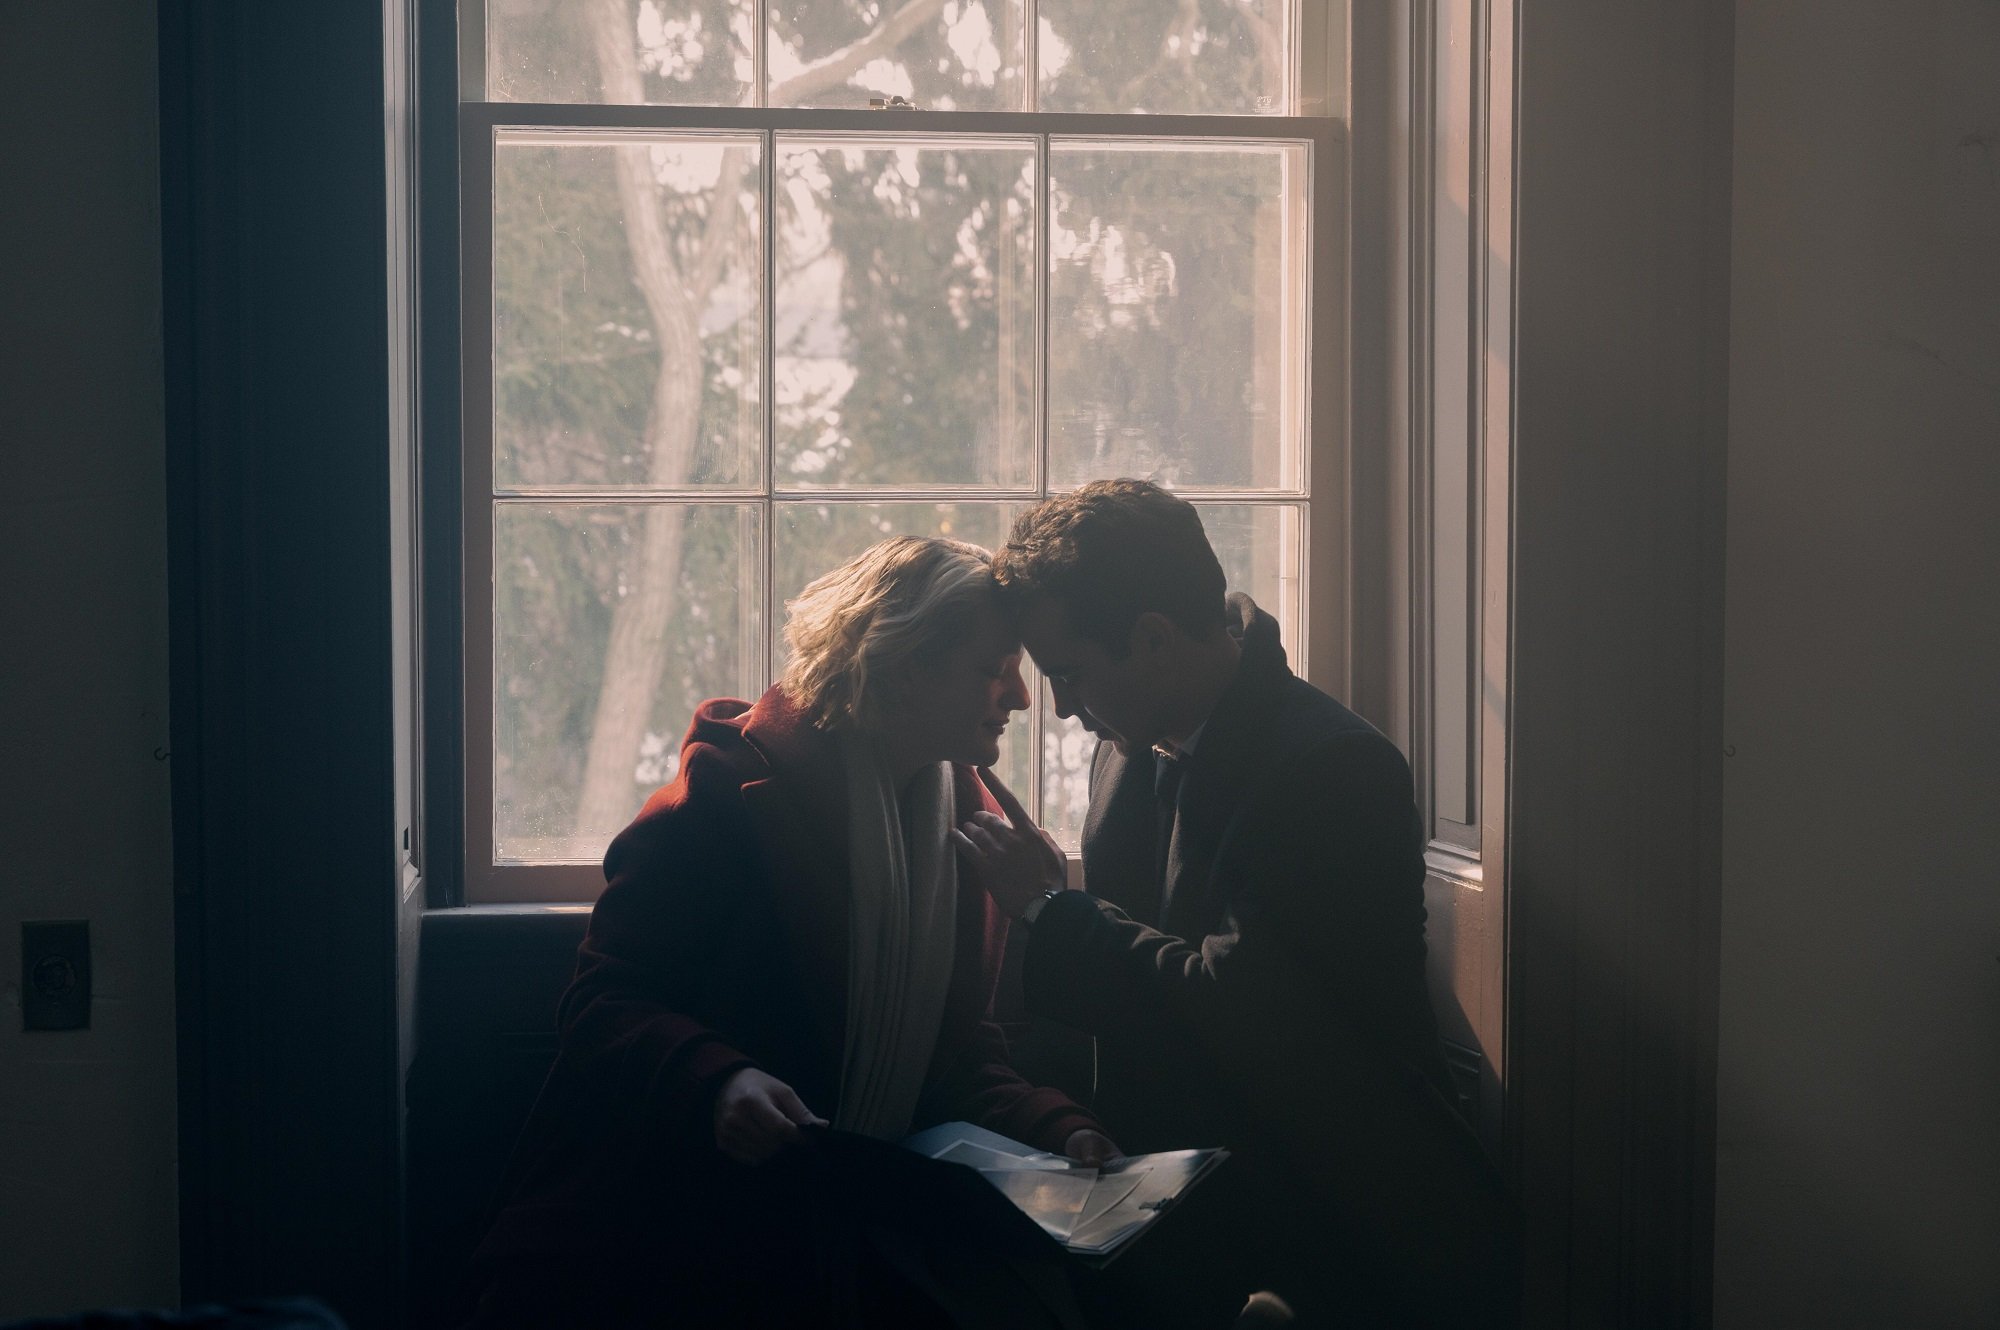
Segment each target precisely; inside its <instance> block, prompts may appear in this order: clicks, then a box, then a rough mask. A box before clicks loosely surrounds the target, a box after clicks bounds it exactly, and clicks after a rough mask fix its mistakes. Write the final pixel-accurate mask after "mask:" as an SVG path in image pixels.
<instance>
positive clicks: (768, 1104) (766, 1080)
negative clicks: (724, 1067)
mask: <svg viewBox="0 0 2000 1330" xmlns="http://www.w3.org/2000/svg"><path fill="white" fill-rule="evenodd" d="M808 1123H816V1124H818V1125H819V1126H822V1127H824V1126H825V1125H826V1119H825V1118H821V1117H817V1116H815V1115H814V1114H813V1111H812V1110H811V1109H809V1108H807V1107H806V1106H805V1105H804V1104H802V1103H800V1102H799V1097H798V1095H796V1094H794V1093H793V1092H792V1087H791V1086H789V1085H787V1084H785V1083H784V1082H783V1081H781V1080H779V1079H778V1078H777V1077H775V1076H771V1075H768V1074H766V1073H764V1072H761V1071H759V1070H757V1069H756V1068H755V1067H745V1068H744V1069H743V1070H741V1071H739V1072H737V1073H736V1074H735V1075H734V1076H731V1077H730V1078H729V1079H728V1080H726V1081H724V1082H723V1083H722V1089H721V1090H719V1091H717V1092H716V1096H715V1148H716V1149H718V1150H720V1151H722V1153H723V1154H725V1155H727V1156H728V1157H729V1158H731V1159H733V1160H735V1161H736V1162H737V1163H739V1164H761V1163H763V1162H764V1161H765V1160H766V1159H769V1158H770V1157H771V1156H772V1155H774V1154H776V1153H778V1151H780V1150H782V1149H783V1148H784V1147H786V1146H788V1145H796V1144H798V1143H799V1141H800V1140H802V1139H804V1138H803V1137H802V1136H801V1134H800V1132H799V1128H800V1127H801V1126H804V1125H806V1124H808Z"/></svg>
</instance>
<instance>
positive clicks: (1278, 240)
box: [460, 0, 1345, 901]
mask: <svg viewBox="0 0 2000 1330" xmlns="http://www.w3.org/2000/svg"><path fill="white" fill-rule="evenodd" d="M1311 8H1312V9H1313V10H1315V11H1317V10H1318V9H1320V8H1321V7H1319V6H1312V7H1311ZM462 12H463V11H462ZM1301 20H1302V14H1301V13H1300V11H1299V9H1297V8H1295V4H1294V0H1200V3H1198V4H1193V5H1182V4H1167V3H1162V0H1117V2H1116V3H1112V2H1111V0H1039V2H1037V0H1027V3H1025V4H1020V3H1009V2H1008V0H908V2H907V3H904V4H902V5H900V6H894V7H892V6H889V5H883V4H878V3H874V2H873V0H637V3H628V2H627V0H589V2H586V0H489V4H488V6H487V8H486V10H485V12H484V14H483V15H473V16H468V17H467V19H466V23H467V27H466V30H465V33H464V37H465V43H464V45H465V50H466V52H467V58H466V59H465V61H464V64H465V66H466V68H465V74H464V88H465V93H464V96H465V101H464V103H463V105H462V107H461V112H460V116H461V156H462V160H461V171H462V180H463V206H462V214H461V215H462V218H463V219H464V220H463V223H462V225H463V234H462V246H463V258H462V267H463V273H464V279H463V294H464V315H463V332H462V337H463V349H464V363H463V375H464V425H465V485H466V507H465V515H464V529H465V543H464V572H465V607H464V608H465V623H466V648H465V649H466V680H467V686H466V694H465V718H466V719H465V724H466V731H467V734H466V753H467V764H466V765H467V781H466V806H465V809H466V820H465V828H466V847H467V856H466V862H467V874H466V892H467V896H468V898H469V899H472V900H475V901H477V900H488V901H495V900H548V899H563V898H570V899H588V898H589V897H591V896H594V895H595V893H596V891H597V890H598V888H599V886H600V885H601V882H600V879H599V877H598V874H597V870H596V864H597V862H598V861H599V859H600V858H601V857H602V854H603V850H604V846H605V845H606V843H607V842H608V841H609V840H610V838H611V837H612V836H613V835H614V834H616V832H617V831H618V830H619V829H620V828H622V827H623V826H624V825H625V824H626V822H628V821H629V820H630V819H631V817H632V816H633V814H634V813H635V812H636V810H637V809H638V807H639V805H640V803H641V802H642V801H643V800H644V799H645V797H646V795H647V794H648V793H649V792H650V791H651V790H652V789H653V788H654V787H655V786H657V785H659V784H661V783H663V782H665V781H666V780H668V779H671V777H672V775H673V772H674V768H675V763H676V761H677V759H678V750H679V745H680V740H681V736H682V734H683V732H684V731H685V729H686V726H687V723H688V719H689V716H690V714H691V712H692V710H693V707H694V705H695V704H696V703H697V702H698V701H699V700H701V699H702V698H704V697H709V696H716V695H736V696H743V697H755V696H756V695H757V694H758V693H760V692H761V691H762V690H763V689H764V687H765V686H766V685H767V683H768V682H769V680H770V679H771V678H772V677H774V675H775V673H776V671H777V670H778V669H779V668H780V667H781V665H782V660H783V642H782V638H781V635H780V634H781V629H782V624H783V616H784V609H783V607H784V602H785V600H786V598H787V597H789V596H791V595H793V594H796V592H797V591H798V590H799V589H800V588H801V587H803V585H804V584H805V583H806V581H808V580H809V579H810V578H811V577H812V576H814V575H816V574H817V573H819V572H821V571H824V570H825V569H827V568H829V567H831V566H833V565H834V564H835V563H837V562H839V561H840V560H841V559H844V558H846V557H847V556H849V555H850V554H853V553H855V552H856V551H858V550H860V549H861V548H862V547H864V546H865V545H867V544H869V543H871V542H872V541H874V540H877V539H880V538H881V537H883V536H886V535H890V534H896V533H910V534H940V535H951V536H956V537H959V538H963V539H967V540H972V541H975V542H977V543H980V544H984V545H988V546H991V545H995V544H997V543H999V542H1000V541H1001V540H1002V539H1004V536H1005V532H1006V529H1007V526H1008V524H1009V522H1010V521H1011V520H1012V518H1013V516H1014V515H1015V514H1016V513H1017V512H1019V511H1020V510H1021V509H1022V508H1024V507H1025V506H1027V505H1028V504H1030V503H1032V502H1034V501H1035V500H1036V499H1037V498H1039V497H1041V496H1043V495H1045V494H1048V493H1051V492H1055V491H1059V490H1062V489H1065V488H1069V487H1071V486H1074V485H1076V484H1079V483H1082V482H1084V481H1086V480H1090V479H1093V478H1096V477H1100V476H1113V475H1144V476H1149V477H1152V478H1154V479H1157V480H1159V481H1161V482H1162V483H1165V484H1168V485H1170V486H1172V487H1173V488H1174V489H1175V490H1177V491H1178V492H1180V493H1182V494H1184V495H1185V496H1187V497H1188V498H1190V499H1191V500H1193V501H1194V502H1195V503H1196V504H1197V505H1198V506H1199V507H1200V508H1201V509H1202V512H1203V518H1204V521H1205V522H1206V524H1207V526H1208V528H1209V533H1210V537H1211V539H1212V540H1213V541H1214V543H1215V545H1216V547H1217V550H1218V552H1219V553H1220V554H1221V556H1222V558H1223V562H1224V564H1225V568H1226V570H1227V572H1228V574H1229V581H1230V584H1231V586H1232V587H1233V588H1237V589H1241V590H1246V591H1248V592H1250V594H1251V595H1253V596H1254V597H1255V598H1256V599H1257V600H1258V602H1259V603H1260V604H1261V605H1264V606H1265V607H1266V608H1268V609H1270V610H1271V611H1272V612H1273V613H1275V614H1276V615H1277V617H1278V618H1279V620H1280V622H1281V624H1282V626H1283V629H1284V633H1285V638H1286V641H1287V643H1288V644H1289V647H1290V649H1291V652H1292V655H1293V657H1294V661H1295V663H1296V662H1298V661H1301V660H1305V661H1307V662H1308V664H1309V663H1310V661H1311V659H1312V655H1311V652H1309V650H1308V647H1309V646H1310V648H1311V651H1315V652H1324V651H1325V647H1324V644H1325V643H1326V642H1328V641H1329V640H1332V634H1333V633H1334V632H1335V631H1336V628H1335V623H1334V620H1335V619H1336V618H1337V615H1335V614H1333V613H1330V612H1327V608H1326V607H1327V606H1329V605H1332V604H1335V603H1337V602H1336V601H1335V600H1334V599H1333V598H1334V595H1335V593H1336V591H1337V587H1336V586H1335V585H1334V584H1335V583H1336V581H1337V577H1335V576H1329V577H1327V578H1326V579H1324V581H1325V582H1326V584H1327V585H1325V586H1313V587H1309V586H1308V582H1307V568H1308V556H1309V552H1310V548H1311V545H1312V543H1313V541H1314V540H1316V539H1317V540H1329V539H1330V534H1329V533H1330V532H1331V533H1334V534H1337V533H1338V530H1339V528H1338V526H1337V525H1330V524H1332V523H1335V522H1337V521H1338V513H1337V512H1336V511H1335V508H1336V504H1335V503H1333V502H1329V501H1327V496H1328V495H1332V496H1333V497H1334V498H1338V486H1337V484H1336V483H1335V481H1334V479H1333V478H1334V477H1337V475H1338V471H1339V456H1340V454H1339V444H1340V432H1341V425H1340V422H1341V420H1342V419H1343V416H1344V410H1343V404H1342V403H1341V401H1340V385H1341V384H1342V382H1343V377H1344V374H1343V369H1344V367H1343V363H1342V360H1341V346H1340V343H1341V335H1342V330H1341V322H1340V318H1339V314H1340V309H1341V296H1340V291H1341V284H1340V278H1341V275H1342V274H1341V273H1340V271H1339V268H1338V257H1339V250H1338V249H1337V247H1335V246H1334V245H1332V244H1329V243H1327V236H1328V235H1329V234H1335V235H1337V234H1338V231H1337V219H1338V218H1339V217H1340V216H1341V212H1342V205H1341V194H1340V191H1341V190H1342V188H1343V182H1344V175H1345V172H1344V165H1343V163H1342V161H1341V160H1340V157H1339V146H1340V145H1339V140H1338V138H1337V135H1336V128H1337V127H1336V124H1335V122H1334V121H1333V120H1332V119H1330V118H1328V117H1325V116H1315V115H1300V114H1298V112H1299V110H1300V109H1301V106H1302V105H1307V104H1312V105H1318V104H1323V102H1324V97H1323V95H1319V94H1323V91H1324V83H1325V81H1326V80H1325V75H1324V71H1323V70H1320V69H1318V68H1317V67H1316V66H1313V65H1312V64H1311V62H1308V61H1307V60H1306V59H1305V58H1304V57H1305V51H1306V49H1307V47H1308V46H1309V45H1313V44H1322V45H1323V44H1324V38H1323V37H1314V36H1313V34H1314V33H1317V32H1318V31H1319V30H1318V28H1317V27H1314V28H1313V29H1312V30H1311V32H1308V33H1306V34H1305V35H1303V36H1302V22H1301ZM1307 21H1308V23H1310V24H1314V25H1317V24H1322V23H1324V21H1325V15H1324V14H1323V13H1317V12H1315V13H1313V14H1312V15H1311V16H1310V18H1309V19H1308V20H1307ZM1308 85H1311V87H1312V88H1313V89H1317V90H1318V93H1316V96H1317V101H1312V102H1309V101H1308V99H1307V98H1306V96H1305V94H1306V92H1307V91H1308V90H1309V87H1308ZM871 100H874V101H877V102H879V103H881V109H871V108H870V105H869V104H870V102H871ZM1316 498H1318V499H1319V500H1320V502H1319V504H1318V505H1317V506H1315V499H1316ZM1336 568H1337V565H1336ZM1309 610H1310V611H1311V614H1310V615H1309ZM1309 617H1311V618H1312V619H1313V620H1314V621H1313V622H1311V623H1309V622H1308V619H1309ZM1309 631H1310V632H1313V633H1314V634H1315V636H1314V637H1313V638H1312V639H1311V641H1310V642H1309V640H1308V637H1307V633H1308V632H1309ZM1325 654H1331V653H1330V652H1329V653H1325ZM1036 694H1037V705H1036V708H1035V709H1034V710H1033V711H1032V712H1031V713H1030V714H1028V715H1027V716H1025V717H1022V718H1018V719H1017V720H1016V722H1015V725H1014V726H1013V727H1012V728H1011V729H1010V731H1009V738H1008V742H1007V745H1006V748H1005V750H1004V752H1003V759H1002V761H1003V774H1004V776H1005V778H1006V779H1007V780H1008V781H1009V783H1010V784H1012V785H1013V787H1014V788H1015V789H1016V790H1017V791H1022V792H1024V793H1025V795H1026V796H1027V797H1028V798H1029V800H1030V801H1031V802H1030V806H1031V807H1032V808H1034V809H1036V810H1037V811H1038V814H1039V815H1040V816H1041V818H1042V820H1043V822H1044V824H1045V825H1047V826H1049V827H1050V829H1051V830H1052V831H1053V832H1055V833H1056V834H1057V835H1058V836H1059V837H1060V838H1063V839H1065V840H1067V841H1069V842H1071V843H1073V842H1074V839H1075V837H1076V835H1077V833H1078V831H1079V830H1080V827H1081V821H1082V812H1083V807H1084V802H1085V796H1086V789H1085V782H1086V778H1087V770H1088V763H1089V757H1090V747H1089V743H1088V740H1087V736H1085V735H1084V734H1082V732H1081V731H1080V730H1079V729H1077V728H1076V727H1075V726H1074V724H1073V723H1072V724H1065V723H1062V722H1059V721H1057V720H1056V719H1055V717H1054V716H1053V715H1052V714H1050V713H1049V712H1048V711H1047V699H1046V691H1045V690H1042V689H1040V688H1037V689H1036Z"/></svg>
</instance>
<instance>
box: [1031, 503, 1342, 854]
mask: <svg viewBox="0 0 2000 1330" xmlns="http://www.w3.org/2000/svg"><path fill="white" fill-rule="evenodd" d="M1195 507H1196V508H1197V509H1198V510H1200V512H1201V524H1202V528H1203V529H1204V530H1206V531H1207V532H1208V543H1209V544H1211V545H1213V546H1214V547H1215V554H1216V557H1217V558H1218V559H1220V560H1221V561H1222V572H1223V577H1224V579H1225V581H1226V583H1227V585H1228V587H1229V589H1230V590H1231V591H1242V592H1245V593H1247V594H1248V595H1249V597H1250V599H1252V600H1254V601H1256V602H1257V607H1258V608H1259V609H1261V610H1263V611H1265V612H1266V613H1268V614H1269V615H1270V616H1271V617H1272V618H1274V619H1276V620H1277V621H1278V635H1279V638H1280V640H1281V641H1282V642H1283V643H1284V646H1285V655H1286V658H1287V659H1288V660H1289V662H1290V663H1291V666H1292V669H1293V670H1294V671H1299V672H1302V660H1303V657H1302V655H1301V652H1302V650H1303V648H1304V641H1303V639H1302V638H1301V636H1300V622H1299V605H1300V594H1299V591H1300V588H1299V576H1300V573H1301V570H1303V569H1304V567H1305V551H1304V549H1303V548H1302V547H1301V544H1300V542H1301V540H1302V533H1303V531H1304V510H1303V509H1302V508H1300V507H1298V506H1296V505H1292V504H1248V503H1198V504H1196V505H1195ZM1037 700H1038V702H1039V703H1040V705H1041V706H1042V707H1043V708H1045V709H1047V708H1048V707H1049V701H1048V693H1047V692H1046V691H1043V692H1042V694H1041V696H1040V697H1039V698H1038V699H1037ZM1047 716H1048V720H1047V722H1046V724H1045V727H1044V729H1043V731H1042V825H1043V826H1045V827H1047V828H1048V831H1049V834H1050V835H1052V836H1054V837H1055V838H1056V840H1057V841H1058V842H1060V843H1061V844H1062V845H1063V847H1064V848H1066V849H1072V850H1073V849H1075V848H1076V847H1077V846H1078V844H1079V843H1080V842H1081V840H1082V838H1083V815H1084V811H1085V809H1087V808H1088V807H1089V805H1090V761H1091V758H1092V757H1093V756H1095V754H1096V752H1097V741H1096V740H1095V739H1093V738H1091V737H1090V735H1089V734H1087V733H1085V731H1084V729H1083V727H1082V726H1081V725H1080V724H1078V723H1077V721H1076V720H1075V719H1074V718H1071V719H1069V720H1057V719H1056V716H1055V712H1054V711H1053V710H1052V709H1048V710H1047Z"/></svg>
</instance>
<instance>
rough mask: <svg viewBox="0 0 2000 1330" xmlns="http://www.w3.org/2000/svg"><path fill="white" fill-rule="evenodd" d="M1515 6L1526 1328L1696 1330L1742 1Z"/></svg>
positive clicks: (1590, 0)
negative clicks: (1735, 89)
mask: <svg viewBox="0 0 2000 1330" xmlns="http://www.w3.org/2000/svg"><path fill="white" fill-rule="evenodd" d="M1519 15H1520V21H1519V28H1518V34H1517V43H1518V45H1517V50H1518V52H1519V59H1518V65H1517V69H1518V73H1517V96H1516V101H1515V108H1514V113H1515V117H1516V119H1515V144H1516V154H1515V180H1516V211H1515V218H1514V225H1515V232H1514V234H1515V268H1514V274H1513V275H1514V289H1515V293H1516V294H1515V326H1514V347H1515V359H1514V364H1513V367H1512V369H1513V375H1514V382H1513V389H1514V403H1515V420H1514V452H1513V469H1512V474H1511V476H1509V477H1508V479H1509V481H1510V482H1511V486H1512V496H1511V497H1512V509H1511V517H1512V532H1511V535H1512V549H1511V555H1512V576H1513V584H1512V597H1513V604H1512V641H1511V645H1512V659H1511V662H1510V665H1511V677H1510V687H1509V696H1508V702H1509V708H1510V710H1509V717H1508V727H1509V732H1508V744H1509V753H1508V760H1509V772H1510V784H1509V796H1508V810H1507V811H1508V826H1507V851H1506V859H1507V887H1506V893H1507V950H1508V960H1507V964H1508V975H1507V986H1508V999H1507V1117H1508V1143H1509V1147H1510V1153H1511V1157H1512V1162H1513V1165H1514V1168H1515V1177H1516V1181H1517V1182H1518V1185H1519V1188H1520V1197H1521V1206H1522V1210H1523V1214H1524V1218H1525V1222H1526V1249H1527V1262H1528V1268H1527V1290H1526V1304H1527V1311H1526V1315H1525V1317H1524V1319H1523V1324H1525V1325H1528V1326H1533V1327H1536V1330H1541V1328H1542V1327H1552V1326H1576V1327H1578V1328H1579V1330H1583V1328H1584V1327H1589V1328H1590V1330H1597V1328H1598V1327H1604V1326H1625V1327H1642V1326H1659V1327H1662V1330H1665V1328H1666V1327H1685V1326H1689V1325H1699V1324H1701V1318H1702V1313H1703V1312H1704V1311H1705V1307H1706V1293H1707V1288H1708V1258H1709V1255H1710V1253H1711V1252H1712V1250H1713V1247H1714V1244H1713V1241H1712V1240H1711V1237H1710V1232H1709V1228H1708V1220H1709V1213H1710V1208H1709V1188H1710V1185H1711V1183H1712V1181H1713V1178H1714V1169H1713V1165H1712V1162H1711V1160H1712V1155H1711V1153H1710V1151H1711V1137H1710V1135H1709V1132H1710V1128H1711V1126H1712V1124H1713V1121H1714V1117H1713V1099H1712V1093H1713V1089H1712V1081H1711V1079H1710V1076H1711V1073H1712V1069H1713V1065H1714V1062H1713V1057H1714V1052H1713V1049H1714V1045H1713V1042H1712V1039H1713V1030H1714V1026H1713V1002H1712V997H1713V991H1714V988H1713V984H1714V969H1713V966H1714V951H1713V943H1714V936H1715V934H1714V927H1715V920H1714V906H1715V898H1716V895H1717V892H1718V891H1719V887H1720V878H1721V865H1720V840H1721V797H1720V795H1721V791H1720V785H1721V777H1720V771H1721V763H1722V758H1721V749H1722V590H1723V580H1722V555H1723V506H1722V484H1723V475H1724V470H1725V465H1726V455H1727V452H1726V450H1727V427H1728V396H1727V376H1728V371H1729V364H1728V332H1729V311H1728V299H1729V262H1730V240H1729V189H1730V179H1729V169H1728V167H1729V145H1730V87H1731V76H1730V47H1731V41H1732V20H1733V8H1732V0H1643V2H1640V0H1632V2H1630V3H1620V4H1604V3H1602V0H1532V2H1529V0H1523V3H1521V4H1520V6H1519ZM1780 1324H1791V1322H1780Z"/></svg>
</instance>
